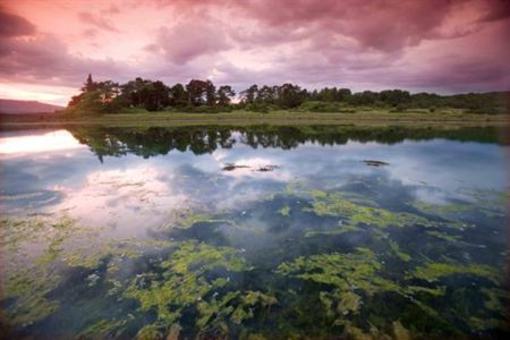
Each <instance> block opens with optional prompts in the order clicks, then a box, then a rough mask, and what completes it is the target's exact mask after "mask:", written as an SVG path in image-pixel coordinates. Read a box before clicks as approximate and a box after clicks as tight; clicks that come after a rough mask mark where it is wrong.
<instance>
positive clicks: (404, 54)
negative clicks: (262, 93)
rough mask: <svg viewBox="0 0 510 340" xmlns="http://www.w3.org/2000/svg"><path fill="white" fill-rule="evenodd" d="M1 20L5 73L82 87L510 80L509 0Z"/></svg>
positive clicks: (262, 6) (139, 7)
mask: <svg viewBox="0 0 510 340" xmlns="http://www.w3.org/2000/svg"><path fill="white" fill-rule="evenodd" d="M55 16H58V17H59V20H58V21H55V20H54V18H55ZM77 17H78V18H79V19H80V20H79V21H76V18H77ZM0 19H2V20H0V79H1V80H2V81H3V82H9V81H12V82H14V81H17V82H20V81H23V82H32V83H36V82H40V83H41V84H48V83H53V84H62V85H66V86H76V87H78V86H79V85H80V84H81V82H82V79H83V77H84V76H85V75H86V74H87V73H88V72H92V73H93V74H97V76H99V77H104V78H113V79H114V80H117V81H124V80H127V79H129V78H130V77H134V76H142V77H145V78H157V79H161V80H163V81H166V82H169V83H172V82H177V81H180V82H186V81H188V80H189V79H190V78H210V79H213V81H215V82H217V83H221V84H225V83H229V84H232V85H234V86H235V87H236V89H237V90H239V89H242V88H243V87H245V86H248V85H250V84H253V83H259V84H262V83H268V84H275V83H281V82H284V81H293V82H296V83H299V84H300V85H302V86H308V87H319V86H326V85H337V86H346V87H352V88H354V89H356V90H362V89H382V88H394V87H405V88H408V89H410V90H420V91H422V90H435V91H442V92H456V91H487V90H504V89H508V88H510V83H509V81H510V79H509V78H510V70H509V69H508V67H507V61H506V60H510V53H509V48H510V47H509V45H510V44H508V42H507V40H508V38H507V35H508V33H507V32H508V31H510V5H509V2H508V1H503V0H459V1H443V0H416V1H399V0H384V1H380V0H367V1H363V2H359V1H355V0H345V1H337V0H322V1H312V0H292V1H291V0H281V1H269V0H267V1H266V0H207V1H189V0H173V1H165V0H144V1H135V0H130V1H127V2H126V1H122V2H120V1H118V0H113V1H108V2H107V1H90V2H87V3H86V4H85V3H82V2H75V3H66V6H59V5H58V4H57V3H51V4H48V5H46V6H42V2H40V1H36V0H21V1H16V2H10V3H7V5H5V6H4V7H3V8H0ZM35 27H37V30H36V28H35Z"/></svg>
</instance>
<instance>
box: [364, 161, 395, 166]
mask: <svg viewBox="0 0 510 340" xmlns="http://www.w3.org/2000/svg"><path fill="white" fill-rule="evenodd" d="M363 163H365V164H366V165H368V166H375V167H380V166H384V165H390V163H386V162H383V161H377V160H372V159H366V160H364V161H363Z"/></svg>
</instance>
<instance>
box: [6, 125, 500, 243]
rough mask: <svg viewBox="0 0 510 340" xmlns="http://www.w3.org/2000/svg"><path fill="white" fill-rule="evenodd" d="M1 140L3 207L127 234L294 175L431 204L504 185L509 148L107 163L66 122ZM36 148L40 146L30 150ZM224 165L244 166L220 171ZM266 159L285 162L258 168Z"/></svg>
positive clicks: (458, 146) (341, 149) (316, 151)
mask: <svg viewBox="0 0 510 340" xmlns="http://www.w3.org/2000/svg"><path fill="white" fill-rule="evenodd" d="M0 146H1V147H0V161H1V163H2V166H1V168H2V169H1V182H2V183H1V199H0V208H1V209H2V211H4V212H7V213H13V214H17V213H31V212H33V213H35V212H41V213H57V214H62V213H67V214H69V215H70V216H73V217H78V218H80V219H81V220H82V221H84V222H86V223H90V224H92V225H102V226H107V227H110V228H111V230H112V231H121V232H122V233H123V234H129V235H133V234H138V235H141V234H143V233H144V231H145V230H146V228H147V227H150V226H157V225H160V224H163V223H165V222H167V221H168V219H169V218H170V216H171V214H172V212H173V211H180V210H182V209H185V208H188V207H191V208H197V209H199V210H213V211H214V210H218V209H220V210H221V209H227V208H231V207H242V206H243V204H246V203H247V202H250V201H253V200H255V199H259V198H261V197H264V196H265V195H267V194H270V193H273V192H277V191H281V190H283V189H284V188H285V186H286V185H287V184H288V183H292V182H297V183H301V184H304V185H306V187H308V188H315V187H317V188H321V189H328V188H338V187H341V186H345V185H352V184H353V183H355V182H362V183H363V182H366V183H369V182H370V181H373V180H376V181H379V182H380V181H383V182H384V183H386V184H387V185H386V188H389V189H388V190H392V189H394V188H396V187H405V188H406V190H407V192H409V193H411V194H412V195H414V196H415V197H416V198H417V199H420V200H426V201H432V202H441V201H444V200H445V199H449V198H454V197H458V196H459V195H460V191H461V189H466V188H467V189H471V188H477V189H494V190H498V191H503V190H505V185H506V182H505V170H504V166H505V164H504V159H503V158H504V154H503V148H504V147H502V146H499V145H496V144H479V143H471V142H469V143H461V142H454V141H447V140H440V139H436V140H430V141H423V142H411V141H405V142H403V143H400V144H395V145H384V144H378V143H358V142H349V143H347V144H345V145H337V146H319V145H314V144H312V143H305V144H304V145H302V146H300V147H298V148H296V149H293V150H282V149H272V148H266V149H262V148H258V149H253V148H251V147H250V146H247V145H242V144H237V145H236V146H235V147H234V148H232V149H217V150H216V151H214V152H213V153H212V154H205V155H200V156H196V155H194V154H193V153H192V152H184V153H183V152H178V151H172V152H170V153H169V154H168V155H164V156H156V157H152V158H149V159H143V158H140V157H137V156H134V155H128V156H125V157H121V158H114V157H105V159H104V163H100V162H99V161H98V159H97V157H96V156H95V155H94V154H93V153H92V152H90V151H89V150H88V149H87V148H86V147H84V146H81V145H80V144H78V143H77V142H76V140H74V139H73V138H72V136H71V135H70V134H69V133H68V132H66V131H65V130H60V131H56V132H46V133H44V134H37V135H34V134H31V135H27V136H25V137H23V136H20V134H17V135H9V136H5V135H2V137H1V138H0ZM32 147H33V148H36V149H37V151H38V152H37V153H34V152H29V151H30V150H31V149H32ZM367 159H373V160H382V161H385V162H388V163H390V165H388V166H384V167H378V168H375V167H369V166H367V165H365V164H364V163H363V162H361V161H362V160H367ZM228 163H236V164H239V165H245V166H248V167H247V168H240V169H236V170H234V171H221V169H222V167H223V166H225V164H228ZM266 165H277V166H279V167H280V168H278V169H276V170H274V171H272V172H271V171H270V172H259V171H255V170H256V169H257V168H259V167H262V166H266ZM377 194H378V195H390V194H391V192H382V193H381V192H379V193H377Z"/></svg>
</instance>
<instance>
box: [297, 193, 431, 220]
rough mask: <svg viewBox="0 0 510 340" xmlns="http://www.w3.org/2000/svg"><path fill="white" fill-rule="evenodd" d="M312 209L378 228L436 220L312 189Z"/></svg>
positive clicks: (322, 214)
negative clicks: (359, 202)
mask: <svg viewBox="0 0 510 340" xmlns="http://www.w3.org/2000/svg"><path fill="white" fill-rule="evenodd" d="M310 194H311V196H312V199H313V200H312V208H305V211H312V212H314V213H315V214H316V215H317V216H338V217H342V218H344V219H346V220H347V224H350V225H358V224H365V225H370V226H375V227H379V228H387V227H390V226H394V227H404V226H412V225H421V226H425V227H431V226H437V223H436V222H433V221H430V220H429V219H427V218H425V217H422V216H418V215H415V214H411V213H407V212H392V211H390V210H387V209H383V208H378V207H375V206H369V205H362V204H358V203H355V202H353V201H350V200H348V199H346V197H345V194H343V193H339V192H335V193H327V192H324V191H317V190H315V191H312V192H311V193H310Z"/></svg>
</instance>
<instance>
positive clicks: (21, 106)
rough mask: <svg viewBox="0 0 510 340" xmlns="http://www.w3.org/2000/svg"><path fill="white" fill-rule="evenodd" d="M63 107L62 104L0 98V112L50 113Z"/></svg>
mask: <svg viewBox="0 0 510 340" xmlns="http://www.w3.org/2000/svg"><path fill="white" fill-rule="evenodd" d="M62 109H64V107H63V106H58V105H52V104H46V103H40V102H37V101H34V100H13V99H0V113H9V114H24V113H50V112H55V111H57V110H62Z"/></svg>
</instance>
